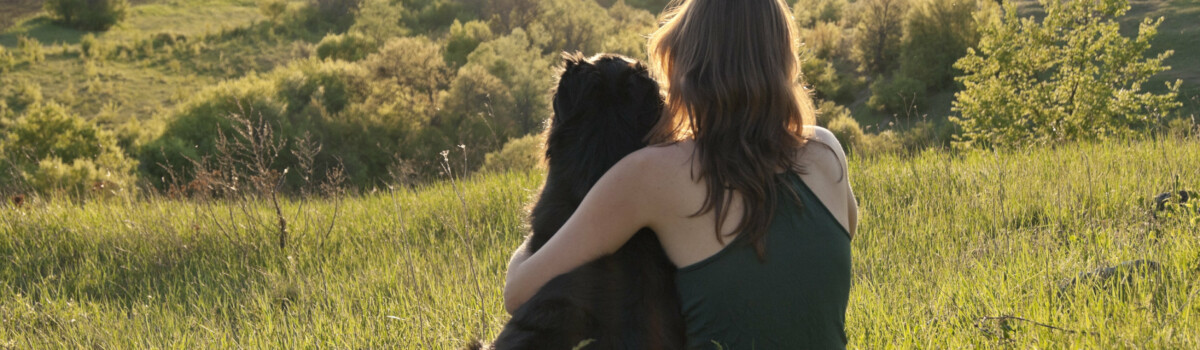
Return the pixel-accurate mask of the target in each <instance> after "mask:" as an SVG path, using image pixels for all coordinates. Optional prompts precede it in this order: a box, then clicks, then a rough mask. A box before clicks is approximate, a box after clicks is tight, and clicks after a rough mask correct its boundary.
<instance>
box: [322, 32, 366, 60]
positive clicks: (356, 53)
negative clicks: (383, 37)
mask: <svg viewBox="0 0 1200 350" xmlns="http://www.w3.org/2000/svg"><path fill="white" fill-rule="evenodd" d="M378 48H379V44H378V43H376V42H375V39H371V38H370V37H367V36H365V35H362V34H360V33H356V32H350V33H345V34H329V35H326V36H325V37H324V38H322V39H321V42H320V43H318V44H317V57H318V58H320V59H331V60H343V61H351V62H353V61H358V60H361V59H364V58H366V57H367V55H370V54H372V53H374V52H375V50H377V49H378Z"/></svg>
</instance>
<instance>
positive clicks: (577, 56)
mask: <svg viewBox="0 0 1200 350" xmlns="http://www.w3.org/2000/svg"><path fill="white" fill-rule="evenodd" d="M562 58H563V72H564V73H565V72H568V71H570V70H571V69H572V68H575V67H578V66H579V65H581V64H584V63H586V62H587V57H583V53H582V52H579V51H575V52H566V51H563V53H562Z"/></svg>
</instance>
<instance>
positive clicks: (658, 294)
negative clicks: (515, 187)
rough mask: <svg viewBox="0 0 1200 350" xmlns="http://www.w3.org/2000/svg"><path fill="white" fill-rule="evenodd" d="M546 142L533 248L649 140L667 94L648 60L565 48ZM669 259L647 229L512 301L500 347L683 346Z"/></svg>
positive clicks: (554, 230) (671, 347) (665, 347)
mask: <svg viewBox="0 0 1200 350" xmlns="http://www.w3.org/2000/svg"><path fill="white" fill-rule="evenodd" d="M564 58H565V60H566V64H565V68H564V70H563V73H562V76H561V78H560V80H559V83H558V88H557V91H556V92H555V94H554V119H553V120H552V121H551V124H550V127H549V134H548V135H547V140H546V159H547V162H548V166H549V174H548V175H547V177H546V185H545V187H544V188H543V189H542V194H541V198H540V199H539V200H538V202H537V204H536V205H535V206H534V208H533V212H532V214H531V225H532V228H533V236H532V237H531V239H530V249H532V250H534V251H536V250H537V249H539V248H541V247H542V245H543V244H545V243H546V241H547V240H549V239H550V236H552V235H554V233H556V232H558V229H559V228H560V227H562V225H563V223H565V222H566V220H567V218H568V217H570V216H571V213H573V212H574V211H575V209H576V208H577V207H578V206H579V203H580V202H582V201H583V197H584V195H586V194H587V192H588V190H589V189H591V187H592V185H594V184H595V183H596V181H597V180H599V179H600V176H601V175H603V174H604V172H605V171H607V170H608V168H610V167H612V166H613V165H614V164H616V163H617V161H618V160H620V159H621V158H623V157H624V156H626V155H628V154H629V153H632V152H633V151H635V150H637V149H640V148H642V147H644V146H646V142H645V141H644V138H645V136H646V134H648V133H649V132H650V129H651V128H652V127H653V126H654V124H655V123H656V122H657V121H658V118H659V116H660V114H661V112H662V107H663V101H662V97H661V95H660V93H659V87H658V84H657V83H656V82H655V81H654V80H653V79H652V78H651V77H650V74H649V72H648V71H647V69H646V67H645V66H643V65H642V64H641V63H638V62H636V61H634V60H632V59H628V58H624V57H620V56H615V55H598V56H595V57H592V58H584V57H582V56H580V55H579V54H574V55H565V56H564ZM683 336H684V325H683V316H682V315H681V314H680V309H679V300H678V296H677V295H676V294H675V267H674V265H672V263H671V262H670V260H668V259H667V257H666V255H665V253H663V250H662V246H661V245H660V244H659V242H658V238H657V237H655V234H654V232H653V231H650V230H649V229H642V230H641V231H638V233H637V234H635V235H634V236H633V238H632V239H630V240H629V242H628V243H626V244H625V245H624V246H623V247H622V248H621V249H620V250H618V251H617V252H616V253H615V254H613V255H609V256H606V257H603V258H601V259H599V260H596V261H593V262H590V263H588V264H586V265H584V266H582V267H579V268H578V269H575V270H573V271H571V272H569V273H567V274H564V275H562V276H558V277H556V278H554V279H553V280H551V281H550V282H548V283H547V284H546V285H545V286H544V287H542V289H541V290H540V291H538V293H537V294H536V295H534V296H533V297H532V298H531V299H530V300H529V301H527V302H526V303H525V304H524V305H523V306H521V307H520V308H518V309H517V310H516V311H515V312H514V314H513V317H512V320H510V321H509V322H508V324H507V325H505V326H504V330H502V331H501V333H500V336H499V337H498V338H497V339H496V341H495V343H494V344H493V346H494V347H495V348H496V349H572V348H574V347H575V346H577V345H579V344H580V343H581V342H583V341H585V340H588V339H592V342H591V343H589V344H588V345H587V346H586V347H585V349H680V348H683V342H684V339H683Z"/></svg>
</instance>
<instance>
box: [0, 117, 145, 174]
mask: <svg viewBox="0 0 1200 350" xmlns="http://www.w3.org/2000/svg"><path fill="white" fill-rule="evenodd" d="M11 124H12V125H10V126H9V127H7V128H6V130H5V133H4V138H3V140H2V141H0V149H2V150H3V151H4V157H5V158H7V159H9V160H10V162H11V166H13V167H15V169H17V171H19V172H20V173H21V174H22V177H23V178H24V180H26V181H27V182H29V183H30V184H32V185H33V186H34V188H35V189H37V190H39V191H41V192H53V191H57V190H66V191H68V192H70V193H73V194H83V193H84V192H85V190H87V189H104V190H120V189H130V190H131V189H133V185H134V183H135V181H134V175H133V169H134V167H136V162H135V161H133V160H130V159H128V158H126V157H125V154H124V153H123V152H122V151H121V149H120V148H119V147H117V143H116V139H115V138H113V136H112V135H111V134H109V133H108V132H106V131H103V130H101V129H99V128H97V127H96V126H95V125H93V124H91V123H88V122H87V121H85V120H84V119H83V118H80V117H79V116H77V115H73V114H70V113H69V112H67V111H66V109H65V108H63V107H62V106H60V105H57V104H53V103H51V104H40V103H39V104H37V105H34V106H30V107H29V109H28V111H27V112H26V113H25V114H24V115H22V116H21V117H20V118H18V119H17V120H16V121H15V122H13V123H11Z"/></svg>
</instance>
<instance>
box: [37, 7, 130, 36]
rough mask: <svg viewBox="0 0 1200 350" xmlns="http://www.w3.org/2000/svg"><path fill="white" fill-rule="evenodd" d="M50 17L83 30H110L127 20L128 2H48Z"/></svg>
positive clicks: (47, 8)
mask: <svg viewBox="0 0 1200 350" xmlns="http://www.w3.org/2000/svg"><path fill="white" fill-rule="evenodd" d="M44 7H45V10H46V12H47V13H49V14H50V17H52V18H54V19H55V20H57V21H58V22H60V23H63V24H66V25H67V26H70V27H74V28H78V29H83V30H108V28H111V27H112V26H114V25H116V24H117V23H120V22H121V21H122V20H124V19H125V13H126V9H128V8H129V3H128V2H127V1H126V0H46V4H45V5H44Z"/></svg>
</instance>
